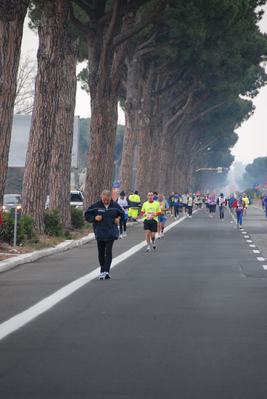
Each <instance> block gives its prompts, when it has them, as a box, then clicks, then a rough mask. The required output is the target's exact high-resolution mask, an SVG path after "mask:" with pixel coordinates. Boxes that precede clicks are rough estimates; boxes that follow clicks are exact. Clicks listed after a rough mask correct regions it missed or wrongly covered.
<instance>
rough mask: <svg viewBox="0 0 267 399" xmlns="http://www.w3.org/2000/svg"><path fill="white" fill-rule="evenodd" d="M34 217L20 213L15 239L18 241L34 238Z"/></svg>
mask: <svg viewBox="0 0 267 399" xmlns="http://www.w3.org/2000/svg"><path fill="white" fill-rule="evenodd" d="M34 227H35V219H34V218H33V217H32V216H29V215H22V216H21V218H20V220H19V221H18V231H17V240H18V242H21V241H24V240H32V239H34V238H36V233H35V231H34Z"/></svg>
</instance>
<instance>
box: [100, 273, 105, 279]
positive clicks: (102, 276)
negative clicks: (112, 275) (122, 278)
mask: <svg viewBox="0 0 267 399" xmlns="http://www.w3.org/2000/svg"><path fill="white" fill-rule="evenodd" d="M104 279H105V273H104V272H103V273H100V276H99V280H104Z"/></svg>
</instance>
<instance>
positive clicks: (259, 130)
mask: <svg viewBox="0 0 267 399" xmlns="http://www.w3.org/2000/svg"><path fill="white" fill-rule="evenodd" d="M263 9H264V10H265V14H264V16H263V19H262V21H261V22H260V29H261V31H262V32H265V33H267V5H265V6H264V7H263ZM28 22H29V20H28V19H26V20H25V24H24V33H23V41H22V55H24V54H25V53H27V52H29V51H30V52H31V53H32V58H34V57H36V53H37V48H38V37H37V35H35V34H34V33H33V32H32V31H31V30H30V29H29V28H28ZM85 65H86V64H85V63H84V64H83V65H78V68H77V70H78V72H79V71H80V70H81V69H82V68H83V67H84V66H85ZM253 103H254V105H255V106H256V110H255V112H254V115H253V116H252V117H251V118H250V119H249V120H248V121H247V122H245V123H243V125H242V126H241V128H239V129H237V130H236V133H237V134H238V136H239V140H238V142H237V144H236V145H235V147H234V148H233V150H232V154H233V155H234V156H235V161H238V162H242V163H244V164H247V163H252V162H253V159H255V158H258V157H266V156H267V86H265V87H263V88H262V89H261V90H260V93H259V95H258V96H257V97H256V98H255V99H254V100H253ZM75 115H79V116H80V117H81V118H88V117H89V116H90V99H89V96H88V95H87V94H86V93H85V92H84V91H83V90H81V88H80V85H79V84H78V88H77V98H76V109H75ZM118 122H119V123H120V124H124V115H123V112H122V111H121V110H120V111H119V121H118Z"/></svg>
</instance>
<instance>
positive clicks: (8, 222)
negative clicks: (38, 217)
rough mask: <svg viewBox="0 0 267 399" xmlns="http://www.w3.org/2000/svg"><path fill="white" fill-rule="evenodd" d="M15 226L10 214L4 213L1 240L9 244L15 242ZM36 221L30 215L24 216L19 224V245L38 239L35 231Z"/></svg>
mask: <svg viewBox="0 0 267 399" xmlns="http://www.w3.org/2000/svg"><path fill="white" fill-rule="evenodd" d="M14 225H15V220H14V219H12V217H11V213H10V212H4V213H3V224H2V228H1V240H2V241H4V242H7V243H9V244H10V243H12V242H14ZM34 226H35V220H34V218H33V217H31V216H28V215H22V216H21V218H20V219H19V220H18V224H17V243H20V242H23V241H26V240H32V239H33V238H36V233H35V231H34Z"/></svg>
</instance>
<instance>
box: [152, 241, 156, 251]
mask: <svg viewBox="0 0 267 399" xmlns="http://www.w3.org/2000/svg"><path fill="white" fill-rule="evenodd" d="M152 248H153V249H154V250H156V249H157V246H156V243H155V242H152Z"/></svg>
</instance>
